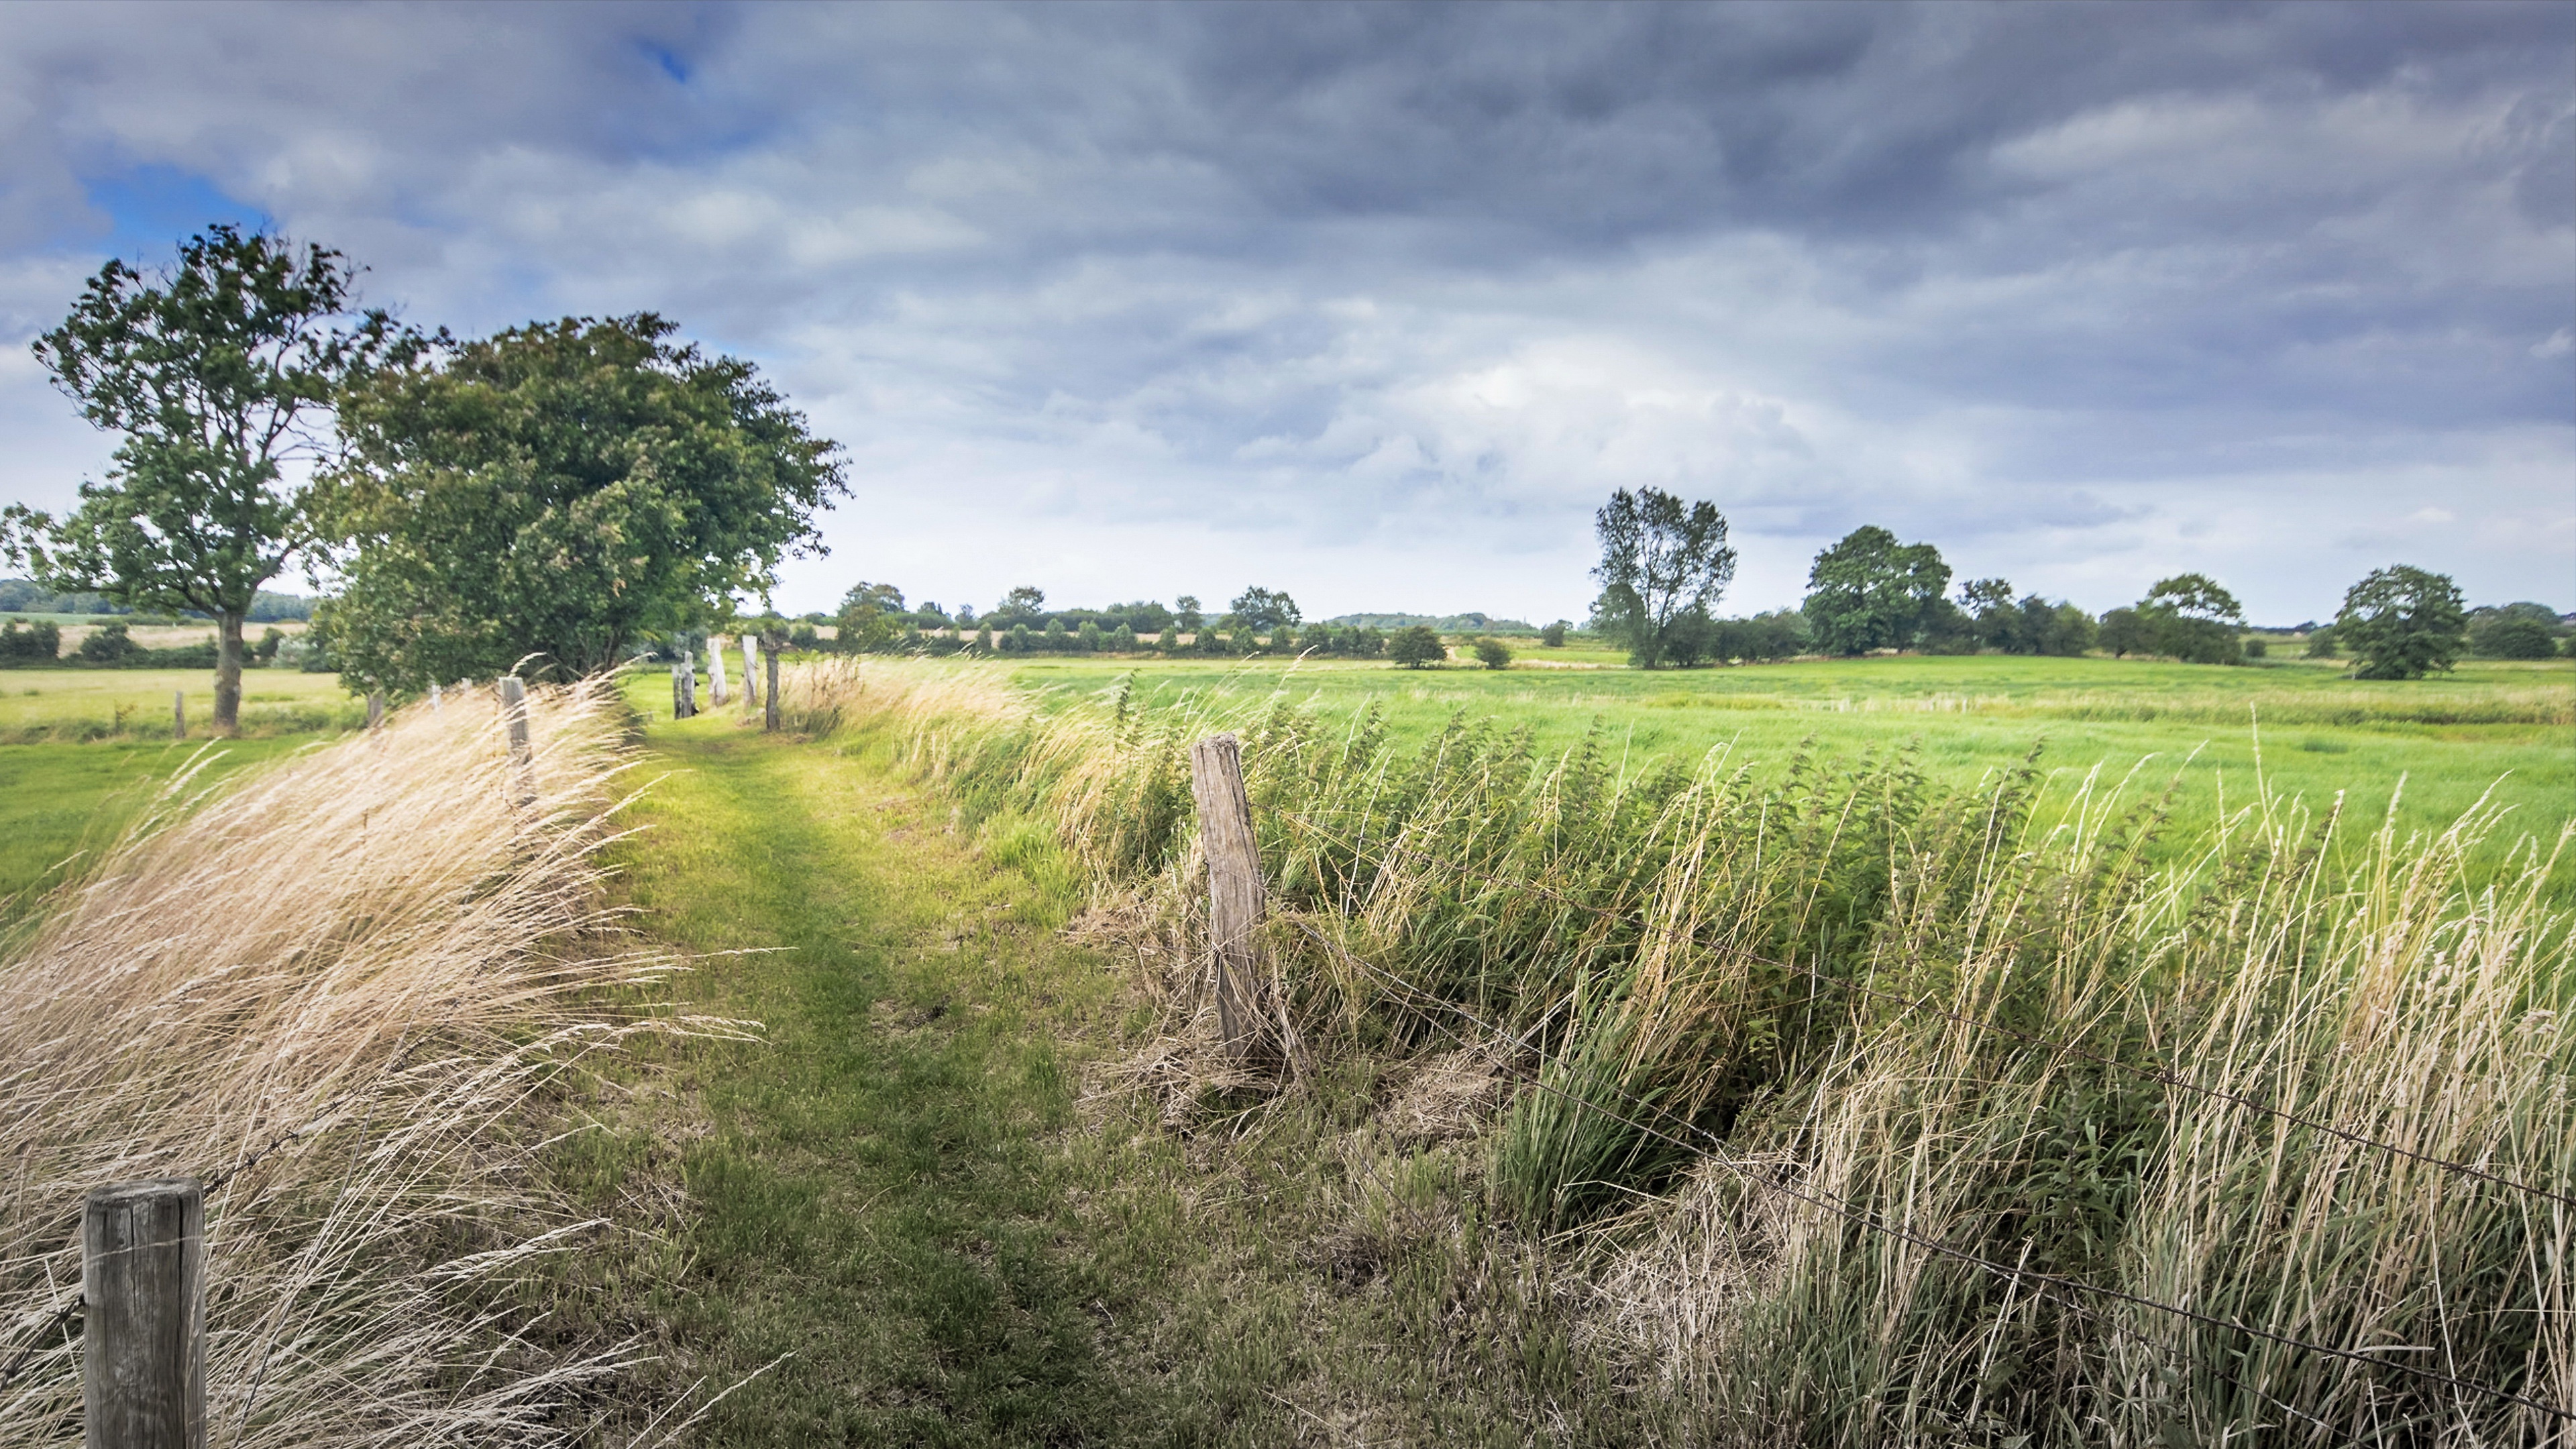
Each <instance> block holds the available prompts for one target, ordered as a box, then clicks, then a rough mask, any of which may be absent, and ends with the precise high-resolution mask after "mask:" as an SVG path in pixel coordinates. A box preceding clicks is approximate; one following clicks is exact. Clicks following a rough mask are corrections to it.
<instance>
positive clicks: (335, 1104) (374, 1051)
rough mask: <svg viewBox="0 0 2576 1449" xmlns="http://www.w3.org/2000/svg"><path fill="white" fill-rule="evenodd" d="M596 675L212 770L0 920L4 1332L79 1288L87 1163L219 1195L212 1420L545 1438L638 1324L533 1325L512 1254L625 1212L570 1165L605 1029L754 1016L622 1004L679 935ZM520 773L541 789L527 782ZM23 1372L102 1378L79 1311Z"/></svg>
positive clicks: (22, 1330)
mask: <svg viewBox="0 0 2576 1449" xmlns="http://www.w3.org/2000/svg"><path fill="white" fill-rule="evenodd" d="M615 709H616V707H615V704H614V700H613V696H612V695H611V694H610V693H609V692H608V691H607V689H606V688H605V687H604V686H603V685H601V684H598V683H591V684H584V685H580V686H576V687H573V688H570V689H563V690H540V691H537V692H536V693H535V694H534V695H533V697H532V710H531V713H532V717H533V723H534V744H535V753H534V762H533V768H532V769H531V770H530V771H529V772H528V773H527V774H526V775H525V776H524V777H522V776H521V775H520V774H518V773H517V771H516V770H515V769H514V767H513V766H512V764H511V763H510V761H509V760H508V759H507V757H506V754H505V751H504V746H503V736H502V723H501V719H500V715H499V706H498V703H497V700H496V697H495V693H494V691H492V690H490V689H478V690H469V691H463V692H460V693H457V694H451V695H449V696H448V697H447V698H446V700H445V701H444V704H443V707H442V708H440V709H437V710H432V709H431V708H429V707H428V706H427V705H425V704H424V705H416V706H413V707H410V708H407V709H403V710H400V711H397V712H395V713H394V714H393V715H391V716H390V717H389V718H388V719H387V721H386V723H385V726H384V728H383V729H382V730H381V731H380V732H377V733H374V734H369V735H361V736H357V737H354V738H350V739H346V740H343V741H341V742H339V743H336V744H331V745H327V746H317V747H313V748H310V749H308V750H305V751H303V752H300V753H298V754H297V755H295V756H292V757H290V758H289V759H287V760H285V761H281V762H279V763H277V764H275V765H273V766H271V767H268V768H266V769H262V770H256V771H252V772H249V773H248V774H247V775H246V777H243V778H238V779H236V780H234V781H232V782H230V783H228V784H227V785H226V786H224V787H222V788H221V789H218V790H215V791H212V792H206V793H202V794H200V795H198V796H195V797H192V796H191V795H190V794H189V791H188V788H187V783H186V780H185V779H184V777H183V779H182V781H181V783H180V784H179V785H177V786H174V787H173V790H172V792H171V793H170V795H169V796H168V797H166V799H165V801H164V804H163V806H162V808H161V809H160V810H159V811H157V812H156V813H155V814H154V816H153V818H151V819H148V820H147V821H145V822H144V823H143V824H142V825H141V826H139V827H137V828H136V830H135V831H134V832H133V833H132V834H131V835H130V836H129V837H128V838H127V840H126V841H125V842H124V843H123V844H122V845H121V846H120V847H118V848H116V849H114V850H112V851H109V852H107V853H105V854H104V855H103V856H102V858H100V859H99V860H98V861H97V863H96V864H95V865H94V866H93V867H92V868H91V869H89V870H87V871H85V872H84V873H83V874H81V875H80V876H79V878H77V879H76V880H74V881H72V882H69V883H67V884H66V885H65V886H63V887H62V888H60V889H59V890H58V891H57V892H56V893H55V894H54V895H53V897H52V898H51V899H49V900H48V901H47V902H45V904H44V906H43V908H42V909H40V910H39V911H38V912H37V913H36V914H35V916H34V917H33V918H32V920H31V921H29V922H28V923H26V924H24V925H22V926H21V927H20V928H19V929H18V931H17V932H16V933H15V937H14V939H12V940H10V941H9V942H8V943H6V946H5V951H0V1174H5V1178H6V1186H5V1190H0V1294H4V1295H5V1296H4V1297H0V1305H5V1307H0V1335H5V1337H0V1346H5V1353H0V1358H5V1357H6V1356H13V1355H14V1354H15V1353H16V1352H18V1351H19V1349H20V1348H21V1347H22V1346H24V1345H25V1344H27V1343H28V1342H29V1341H30V1340H31V1338H33V1337H34V1336H35V1335H37V1334H38V1332H39V1330H40V1329H41V1328H42V1326H43V1325H44V1324H45V1323H46V1322H47V1321H48V1320H49V1319H50V1318H51V1316H52V1315H53V1313H54V1312H55V1311H56V1309H57V1308H58V1307H59V1306H61V1305H62V1304H64V1303H66V1302H67V1301H69V1300H70V1298H71V1297H72V1295H73V1294H75V1293H76V1292H77V1291H78V1287H79V1261H78V1254H77V1250H76V1248H75V1246H74V1239H75V1236H76V1231H77V1227H78V1223H79V1219H80V1212H81V1202H82V1198H83V1195H84V1194H86V1193H87V1192H88V1191H89V1190H90V1189H92V1188H94V1187H97V1186H100V1185H103V1184H107V1183H112V1182H118V1181H124V1180H129V1179H136V1178H144V1177H158V1176H194V1177H198V1178H200V1179H205V1180H209V1181H216V1182H219V1185H217V1186H214V1187H212V1188H211V1189H210V1190H209V1192H208V1194H207V1207H206V1224H207V1245H206V1252H207V1265H208V1267H207V1282H208V1298H209V1310H208V1334H209V1337H208V1375H207V1377H208V1386H209V1392H208V1405H209V1414H208V1418H209V1425H210V1430H211V1433H210V1442H212V1443H214V1444H218V1445H228V1446H251V1445H278V1446H285V1445H309V1444H319V1443H334V1444H387V1445H393V1444H400V1445H403V1446H407V1449H408V1446H417V1445H427V1444H542V1443H553V1442H563V1441H566V1440H567V1439H569V1438H570V1437H572V1436H574V1435H577V1434H578V1433H580V1432H581V1431H582V1429H583V1427H584V1416H583V1415H582V1414H581V1413H579V1412H577V1411H575V1410H574V1409H573V1408H572V1407H571V1405H572V1404H573V1402H574V1399H573V1396H572V1395H571V1393H570V1392H569V1390H571V1389H572V1388H573V1387H574V1386H576V1385H579V1384H581V1383H583V1382H585V1381H593V1380H598V1379H600V1378H602V1377H603V1376H607V1375H611V1374H613V1373H615V1372H616V1371H617V1369H618V1368H619V1367H620V1365H621V1364H622V1363H623V1362H625V1361H626V1360H627V1358H628V1356H629V1352H628V1350H626V1349H625V1348H623V1347H621V1346H619V1345H615V1344H600V1345H589V1346H582V1345H572V1346H569V1347H568V1346H566V1345H562V1344H546V1345H542V1346H540V1345H539V1344H538V1343H537V1342H535V1341H534V1338H533V1337H532V1331H533V1329H534V1325H533V1324H532V1321H531V1316H530V1313H529V1311H527V1309H526V1308H525V1307H524V1306H522V1304H523V1301H525V1300H523V1299H522V1298H521V1297H519V1296H517V1295H514V1293H513V1289H514V1287H515V1286H516V1285H517V1284H519V1283H520V1282H521V1281H522V1280H524V1279H526V1277H527V1276H528V1274H529V1271H530V1269H531V1268H532V1266H533V1265H534V1262H535V1260H536V1259H537V1258H538V1257H539V1256H540V1255H544V1254H548V1253H554V1252H560V1251H565V1250H569V1249H574V1248H577V1247H578V1246H579V1245H580V1244H581V1243H582V1242H583V1241H585V1238H586V1235H590V1234H594V1233H598V1232H601V1231H606V1230H608V1229H609V1225H607V1224H604V1223H600V1222H596V1221H589V1220H584V1219H581V1218H579V1217H578V1216H576V1215H575V1214H573V1213H572V1212H571V1211H570V1210H569V1208H568V1207H567V1205H566V1204H565V1202H563V1201H562V1200H561V1199H559V1198H558V1197H557V1196H555V1195H554V1194H552V1193H550V1192H549V1191H548V1190H547V1188H546V1186H545V1182H544V1178H543V1174H542V1173H541V1172H540V1171H539V1170H538V1169H537V1165H536V1155H535V1154H536V1152H537V1149H538V1142H537V1140H536V1139H537V1135H538V1134H539V1133H541V1131H542V1130H544V1128H545V1123H544V1120H543V1114H542V1113H532V1112H531V1111H530V1106H531V1104H532V1103H533V1102H535V1101H537V1100H539V1099H541V1098H542V1097H543V1096H544V1094H545V1093H546V1092H547V1091H548V1084H549V1083H550V1081H552V1080H553V1079H555V1078H556V1077H558V1076H559V1075H560V1074H562V1073H564V1072H566V1071H574V1070H579V1064H580V1062H581V1060H582V1058H583V1057H584V1055H585V1054H586V1053H590V1052H594V1051H599V1050H603V1049H609V1048H613V1047H614V1046H615V1045H616V1044H617V1043H618V1042H619V1041H621V1040H622V1039H625V1038H627V1037H628V1036H630V1035H631V1034H632V1033H635V1032H638V1031H648V1030H672V1029H693V1028H694V1029H708V1028H709V1027H710V1026H711V1025H713V1026H714V1029H722V1028H721V1025H720V1024H709V1023H691V1022H683V1021H676V1020H671V1019H657V1018H653V1017H651V1016H648V1015H645V1014H642V1013H639V1012H637V1011H635V1010H631V1009H630V1010H621V1009H616V1008H612V1007H610V1006H608V1005H606V1004H605V1001H606V999H607V996H608V994H609V993H605V992H603V991H602V988H609V987H615V986H626V985H634V984H639V983H642V982H646V981H649V980H652V979H654V978H656V977H658V976H660V975H661V974H663V973H665V972H666V971H668V970H670V969H672V968H673V967H674V965H675V964H676V963H674V962H673V961H672V960H671V959H670V958H669V957H667V956H666V955H664V954H662V953H660V952H658V951H655V950H651V949H643V948H640V947H638V946H637V945H636V944H635V943H634V942H633V941H632V940H631V938H628V937H626V936H625V935H623V934H622V933H621V932H620V931H619V930H618V929H617V923H616V922H615V921H614V920H613V919H611V918H610V917H609V916H607V915H605V914H603V911H602V908H601V906H600V905H599V904H598V902H599V900H600V895H599V891H598V886H599V883H600V869H601V868H600V866H599V865H598V863H597V854H596V852H597V851H598V849H599V847H600V846H601V844H602V843H604V842H605V841H606V840H608V839H609V838H610V836H611V833H612V831H613V829H614V825H613V816H614V812H615V809H616V806H617V805H618V803H619V798H620V795H619V792H620V790H621V788H622V785H621V775H622V773H623V772H624V771H625V769H626V767H627V765H628V759H627V757H626V755H625V754H624V753H623V752H622V751H621V748H620V746H619V743H618V741H619V738H620V731H621V729H622V721H621V719H620V717H619V716H618V715H617V714H616V712H615ZM523 793H524V794H526V795H528V796H531V797H532V798H530V799H528V800H527V801H526V802H525V803H522V796H523ZM36 1343H37V1347H36V1353H35V1356H34V1358H33V1359H32V1360H31V1361H30V1362H29V1364H28V1365H27V1367H26V1368H25V1369H24V1370H22V1372H21V1373H20V1374H19V1376H18V1377H17V1379H16V1380H15V1381H13V1382H11V1383H10V1384H8V1385H7V1386H6V1388H5V1389H0V1443H34V1442H52V1441H53V1440H56V1439H58V1438H59V1437H60V1436H62V1435H63V1434H66V1433H69V1432H71V1429H70V1427H69V1426H71V1425H73V1424H74V1423H76V1421H77V1416H78V1406H79V1403H80V1385H79V1377H78V1349H77V1337H76V1334H69V1333H66V1332H64V1331H63V1330H62V1329H60V1328H57V1329H55V1330H53V1331H52V1332H50V1333H48V1334H46V1335H45V1336H44V1337H43V1338H41V1339H40V1340H36Z"/></svg>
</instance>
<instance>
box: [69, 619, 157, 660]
mask: <svg viewBox="0 0 2576 1449" xmlns="http://www.w3.org/2000/svg"><path fill="white" fill-rule="evenodd" d="M142 652H143V646H142V645H140V644H137V643H135V642H134V632H133V631H132V630H131V629H128V628H127V627H126V626H125V625H123V624H105V625H101V626H100V627H99V628H97V629H94V630H92V631H90V636H89V637H88V638H86V639H83V640H82V641H81V642H80V648H79V649H77V650H75V651H73V654H72V657H73V658H75V659H78V660H79V661H80V662H82V663H83V664H101V665H106V666H108V667H109V668H114V667H116V666H117V665H120V664H123V663H125V662H126V661H127V660H129V659H132V658H133V657H135V656H136V655H138V654H141V653H142Z"/></svg>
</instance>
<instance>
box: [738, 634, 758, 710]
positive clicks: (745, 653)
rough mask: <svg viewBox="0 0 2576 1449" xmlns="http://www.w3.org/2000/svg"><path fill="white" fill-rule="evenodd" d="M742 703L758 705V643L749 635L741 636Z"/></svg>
mask: <svg viewBox="0 0 2576 1449" xmlns="http://www.w3.org/2000/svg"><path fill="white" fill-rule="evenodd" d="M742 702H743V703H744V704H745V705H754V704H758V703H760V642H759V641H758V640H756V639H754V638H753V637H752V636H751V635H749V634H745V635H743V636H742Z"/></svg>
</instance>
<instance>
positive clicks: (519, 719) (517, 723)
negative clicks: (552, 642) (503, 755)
mask: <svg viewBox="0 0 2576 1449" xmlns="http://www.w3.org/2000/svg"><path fill="white" fill-rule="evenodd" d="M501 721H502V723H503V724H505V725H507V726H508V727H509V732H510V779H511V783H512V785H513V786H514V787H515V788H516V789H517V790H518V792H519V803H520V804H521V805H523V806H524V805H534V804H536V803H537V754H536V750H535V748H534V747H533V746H531V745H530V744H529V743H528V685H527V681H525V680H523V679H521V678H519V676H517V675H515V674H505V675H503V676H501Z"/></svg>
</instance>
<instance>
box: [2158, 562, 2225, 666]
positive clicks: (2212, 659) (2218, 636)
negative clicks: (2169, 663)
mask: <svg viewBox="0 0 2576 1449" xmlns="http://www.w3.org/2000/svg"><path fill="white" fill-rule="evenodd" d="M2138 619H2139V623H2140V626H2141V627H2142V628H2143V629H2144V630H2145V633H2146V639H2147V648H2148V649H2149V650H2150V651H2152V652H2154V653H2157V654H2165V655H2170V656H2172V657H2173V658H2175V659H2179V660H2181V661H2182V662H2183V663H2185V664H2241V663H2243V662H2244V660H2245V647H2244V645H2243V644H2242V643H2240V642H2239V639H2238V636H2239V631H2241V630H2242V629H2243V628H2244V627H2245V611H2244V609H2243V608H2242V607H2240V606H2239V605H2238V604H2237V602H2236V596H2235V595H2234V594H2231V593H2229V592H2228V591H2227V590H2225V589H2224V588H2221V587H2220V586H2219V584H2218V581H2217V580H2216V579H2213V578H2211V577H2210V576H2209V575H2207V574H2176V575H2174V576H2173V577H2172V578H2169V579H2158V580H2156V586H2155V587H2154V588H2151V589H2149V590H2147V596H2146V597H2145V598H2143V599H2141V600H2139V601H2138Z"/></svg>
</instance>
